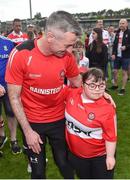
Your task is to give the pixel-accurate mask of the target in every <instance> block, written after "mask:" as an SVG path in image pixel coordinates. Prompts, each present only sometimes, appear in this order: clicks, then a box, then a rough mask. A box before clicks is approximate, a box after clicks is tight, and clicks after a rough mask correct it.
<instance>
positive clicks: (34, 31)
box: [27, 24, 38, 39]
mask: <svg viewBox="0 0 130 180" xmlns="http://www.w3.org/2000/svg"><path fill="white" fill-rule="evenodd" d="M30 32H32V33H33V36H31V38H32V37H33V38H36V37H37V36H38V35H37V31H36V29H35V25H33V24H29V25H27V34H28V35H29V37H28V39H30V35H31V34H32V33H30Z"/></svg>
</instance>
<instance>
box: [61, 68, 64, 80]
mask: <svg viewBox="0 0 130 180" xmlns="http://www.w3.org/2000/svg"><path fill="white" fill-rule="evenodd" d="M64 78H65V71H64V70H61V71H60V80H64Z"/></svg>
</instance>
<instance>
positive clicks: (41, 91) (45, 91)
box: [30, 86, 63, 95]
mask: <svg viewBox="0 0 130 180" xmlns="http://www.w3.org/2000/svg"><path fill="white" fill-rule="evenodd" d="M62 88H63V86H59V87H57V88H52V89H41V88H36V87H32V86H30V91H32V92H34V93H36V94H46V95H48V94H57V93H59V92H60V91H61V89H62Z"/></svg>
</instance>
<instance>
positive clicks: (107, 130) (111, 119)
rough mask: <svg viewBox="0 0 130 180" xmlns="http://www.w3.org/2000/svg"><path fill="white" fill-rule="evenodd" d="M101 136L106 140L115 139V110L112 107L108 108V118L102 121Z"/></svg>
mask: <svg viewBox="0 0 130 180" xmlns="http://www.w3.org/2000/svg"><path fill="white" fill-rule="evenodd" d="M103 137H104V139H105V140H107V141H116V140H117V120H116V112H115V109H114V108H113V107H111V109H110V114H109V116H108V118H107V119H106V120H105V121H104V122H103Z"/></svg>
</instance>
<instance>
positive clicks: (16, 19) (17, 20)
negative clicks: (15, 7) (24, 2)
mask: <svg viewBox="0 0 130 180" xmlns="http://www.w3.org/2000/svg"><path fill="white" fill-rule="evenodd" d="M15 22H21V20H20V19H18V18H15V19H14V20H13V24H14V23H15Z"/></svg>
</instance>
